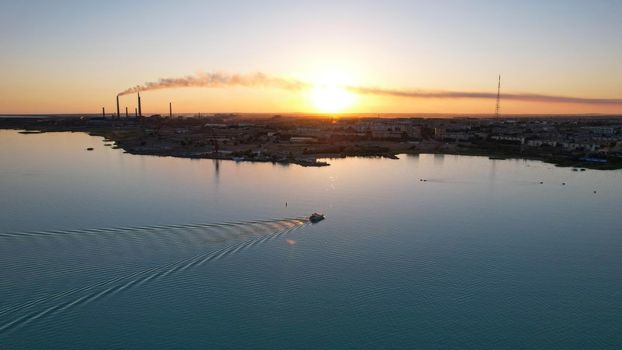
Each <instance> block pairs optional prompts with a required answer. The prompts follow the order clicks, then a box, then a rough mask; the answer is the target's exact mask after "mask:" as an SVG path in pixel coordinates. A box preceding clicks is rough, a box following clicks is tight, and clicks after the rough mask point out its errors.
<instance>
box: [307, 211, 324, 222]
mask: <svg viewBox="0 0 622 350" xmlns="http://www.w3.org/2000/svg"><path fill="white" fill-rule="evenodd" d="M324 219H325V217H324V214H318V213H313V214H311V216H309V221H311V223H313V224H315V223H316V222H320V221H322V220H324Z"/></svg>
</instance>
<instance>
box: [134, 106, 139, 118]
mask: <svg viewBox="0 0 622 350" xmlns="http://www.w3.org/2000/svg"><path fill="white" fill-rule="evenodd" d="M134 116H135V117H136V118H138V108H136V107H134Z"/></svg>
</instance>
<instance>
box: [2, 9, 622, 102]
mask: <svg viewBox="0 0 622 350" xmlns="http://www.w3.org/2000/svg"><path fill="white" fill-rule="evenodd" d="M621 17H622V1H620V0H593V1H573V0H566V1H558V0H549V1H546V2H544V1H533V0H522V1H507V0H506V1H503V0H500V1H494V2H493V1H478V0H472V1H458V0H454V1H443V0H439V1H418V0H409V1H406V0H404V1H402V0H386V1H366V0H359V1H337V0H332V1H325V0H314V1H304V2H303V1H276V0H272V1H238V0H229V1H216V0H212V1H207V0H203V1H194V0H187V1H175V2H172V1H158V0H155V1H131V0H130V1H116V0H109V1H86V0H83V1H70V0H57V1H48V0H46V1H35V0H31V1H28V0H24V1H19V2H18V1H9V0H0V48H2V54H1V55H0V73H1V74H2V75H1V77H2V78H1V79H0V113H4V114H11V113H98V112H99V111H101V108H102V107H105V108H106V110H107V111H110V112H112V111H113V109H114V108H115V97H116V95H117V93H119V92H122V91H124V90H126V89H128V88H131V87H133V86H136V85H140V84H144V83H146V82H154V81H158V80H159V79H161V78H177V77H186V76H193V75H196V74H199V75H200V74H211V73H218V74H227V75H253V74H256V73H262V74H265V75H267V76H270V77H275V78H278V79H287V80H289V81H297V82H304V83H305V84H307V85H305V86H307V87H305V88H301V89H296V90H292V89H282V88H279V87H274V86H264V85H259V86H256V85H253V86H240V85H234V86H219V87H185V88H169V89H159V90H155V91H144V92H143V93H142V94H141V95H142V98H143V110H144V112H145V113H162V112H165V111H168V103H169V102H172V103H173V105H174V109H175V112H178V113H181V112H183V113H193V112H204V113H212V112H240V113H253V112H256V113H294V112H297V113H314V112H325V113H493V112H494V109H495V100H494V99H491V98H485V99H482V98H435V97H426V98H422V97H417V98H413V97H403V96H397V95H391V94H360V93H357V92H353V91H350V90H347V91H346V90H344V88H343V87H344V86H355V87H366V88H381V89H386V90H391V91H459V92H485V93H492V94H493V95H494V94H495V93H496V90H497V79H498V75H499V74H501V75H502V94H504V93H505V94H521V93H527V94H543V95H554V96H572V97H581V98H600V99H621V98H622V40H621V39H620V38H621V37H622V21H620V18H621ZM120 102H121V106H122V109H124V107H125V106H128V108H129V109H130V110H134V108H135V105H136V98H135V96H134V95H126V96H122V97H121V98H120ZM501 108H502V113H508V114H509V113H512V114H513V113H529V114H537V113H551V114H556V113H573V114H574V113H577V114H581V113H622V104H621V103H609V104H599V103H590V104H580V103H561V102H548V101H522V100H503V98H502V101H501Z"/></svg>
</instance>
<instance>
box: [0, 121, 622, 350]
mask: <svg viewBox="0 0 622 350" xmlns="http://www.w3.org/2000/svg"><path fill="white" fill-rule="evenodd" d="M87 147H94V148H95V150H94V151H92V152H87V151H86V150H85V149H86V148H87ZM400 158H401V159H400V160H390V159H368V158H349V159H340V160H330V163H331V164H332V166H330V167H326V168H302V167H299V166H283V165H273V164H252V163H235V162H229V161H220V162H219V161H213V160H188V159H174V158H158V157H147V156H144V157H143V156H132V155H127V154H124V153H123V152H122V151H120V150H114V149H111V148H110V147H105V146H104V145H103V142H102V139H101V138H95V137H90V136H87V135H85V134H80V133H73V134H72V133H55V134H41V135H21V134H18V133H17V132H15V131H0V263H1V266H2V269H0V348H2V349H25V348H30V349H36V348H40V349H68V348H80V349H87V348H88V349H98V348H134V349H136V348H197V349H205V348H228V349H248V348H265V349H305V348H306V349H318V348H331V349H333V348H352V349H360V348H371V349H377V348H404V349H412V348H471V349H482V348H517V349H533V348H583V349H585V348H620V347H622V259H621V256H622V229H621V225H620V222H621V221H620V217H621V214H622V172H620V171H608V172H601V171H590V170H588V171H586V172H573V171H571V169H567V168H555V167H553V166H551V165H548V164H544V163H540V162H534V161H519V160H507V161H492V160H489V159H487V158H481V157H459V156H442V155H421V156H418V157H415V156H401V157H400ZM422 179H425V180H427V181H421V180H422ZM540 182H543V184H540ZM563 183H566V185H563ZM594 191H596V193H594ZM286 203H287V205H286ZM314 211H321V212H325V213H326V214H327V220H325V221H324V222H321V223H319V224H316V225H311V224H309V223H307V222H305V221H304V220H300V219H298V218H300V217H302V216H307V215H308V214H310V213H312V212H314Z"/></svg>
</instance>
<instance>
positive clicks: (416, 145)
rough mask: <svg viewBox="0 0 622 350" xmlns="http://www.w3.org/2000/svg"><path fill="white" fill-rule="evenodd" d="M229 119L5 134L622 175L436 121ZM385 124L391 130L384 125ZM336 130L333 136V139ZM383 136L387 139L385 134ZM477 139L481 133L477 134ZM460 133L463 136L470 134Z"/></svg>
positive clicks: (605, 162) (578, 158) (71, 122)
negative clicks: (486, 162)
mask: <svg viewBox="0 0 622 350" xmlns="http://www.w3.org/2000/svg"><path fill="white" fill-rule="evenodd" d="M228 118H229V119H227V118H223V117H217V116H214V117H206V118H190V119H188V118H177V119H175V118H162V117H157V116H156V117H149V118H144V117H143V118H122V119H118V118H101V117H100V118H68V119H50V118H43V119H41V118H38V119H37V118H31V119H27V118H16V119H10V118H7V119H0V129H10V130H16V131H18V132H19V133H21V134H24V135H29V134H41V133H47V132H83V133H85V134H88V135H91V136H97V137H102V138H103V142H104V145H105V146H107V147H113V148H117V149H122V150H123V151H124V152H125V153H128V154H133V155H149V156H160V157H177V158H188V159H215V160H232V161H238V162H263V163H278V164H297V165H300V166H303V167H324V166H330V164H329V163H328V162H326V161H324V160H328V159H338V158H347V157H382V158H389V159H398V157H397V155H399V154H409V155H418V154H447V155H462V156H480V157H488V158H490V159H521V160H537V161H542V162H544V163H549V164H553V165H555V166H558V167H569V168H577V169H594V170H618V169H622V154H620V153H617V154H611V155H609V156H608V157H607V158H602V156H601V157H592V156H591V155H590V153H587V152H576V151H575V152H562V151H560V150H559V149H556V148H550V147H549V148H545V147H542V148H534V147H526V146H525V145H523V144H516V143H511V142H498V141H493V140H495V139H494V137H493V138H490V137H488V138H474V139H472V140H470V141H468V142H466V141H459V140H454V141H447V140H443V139H442V138H441V139H439V138H438V137H437V135H435V133H437V131H438V128H434V129H431V130H432V132H433V134H432V135H431V136H429V135H428V136H426V135H425V134H426V133H425V131H426V130H425V128H426V126H425V125H426V123H427V124H431V125H436V124H438V123H439V120H434V119H432V120H414V121H415V122H417V123H419V124H421V125H423V126H420V127H419V128H420V129H422V131H420V135H422V136H419V138H418V139H417V138H415V139H409V138H406V137H405V135H406V133H405V132H402V134H401V137H399V138H393V139H389V138H387V137H385V138H374V137H373V135H371V136H370V134H369V132H368V133H362V132H358V131H355V130H351V131H347V130H350V129H352V127H351V126H348V127H347V130H346V128H345V127H344V128H342V129H338V131H334V130H335V129H336V128H335V127H334V124H335V122H334V121H332V120H317V119H295V118H280V117H272V118H269V119H261V120H252V121H248V120H246V119H243V120H240V119H236V118H235V117H228ZM440 122H443V121H442V120H441V121H440ZM451 122H452V123H453V122H454V121H451ZM365 123H369V122H367V121H365ZM382 123H383V124H382V125H391V124H387V123H388V122H386V121H383V122H382ZM395 123H396V124H395V125H400V127H401V125H404V123H403V121H401V120H400V121H399V122H395ZM468 123H469V124H472V123H473V121H470V120H469V121H468ZM480 123H489V124H490V123H493V125H494V127H498V124H501V123H502V122H500V121H496V120H492V121H491V120H485V121H480ZM494 123H496V124H497V125H495V124H494ZM322 128H323V129H322ZM331 128H332V129H331ZM428 129H429V128H428ZM344 130H345V131H344ZM331 131H332V132H333V134H330V133H331ZM382 132H383V133H385V134H387V131H386V129H385V130H384V131H382ZM443 132H444V130H443ZM428 133H429V131H428ZM472 133H473V134H475V132H474V131H473V132H472ZM326 134H327V135H328V136H326ZM454 134H457V136H463V135H465V134H466V132H462V133H461V134H458V133H456V132H454ZM334 135H337V136H334ZM322 137H325V138H324V139H322Z"/></svg>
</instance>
